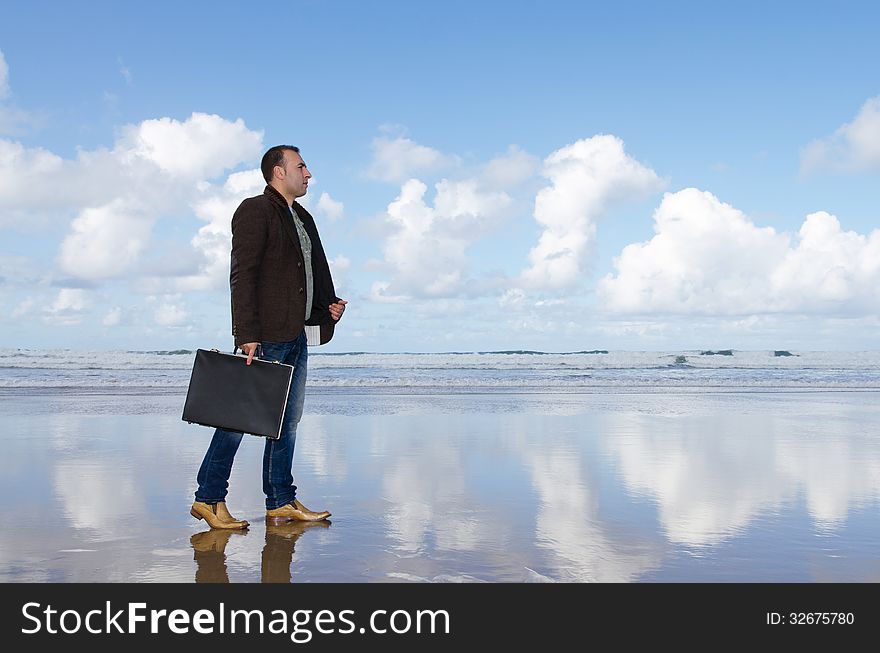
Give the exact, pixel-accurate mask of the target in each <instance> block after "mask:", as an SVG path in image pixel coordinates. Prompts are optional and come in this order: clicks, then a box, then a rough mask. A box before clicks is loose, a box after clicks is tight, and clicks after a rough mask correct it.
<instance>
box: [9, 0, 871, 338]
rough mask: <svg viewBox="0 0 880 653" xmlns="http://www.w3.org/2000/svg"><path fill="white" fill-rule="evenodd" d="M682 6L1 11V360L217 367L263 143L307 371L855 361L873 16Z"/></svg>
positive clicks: (782, 7)
mask: <svg viewBox="0 0 880 653" xmlns="http://www.w3.org/2000/svg"><path fill="white" fill-rule="evenodd" d="M705 4H706V3H687V2H676V3H648V2H643V3H638V2H628V3H627V2H624V3H614V4H613V5H612V4H611V3H603V4H598V3H574V2H571V3H569V2H546V3H529V2H503V3H502V2H483V3H475V2H456V1H452V2H444V3H431V4H428V3H404V2H375V3H359V2H331V1H326V2H318V1H313V2H310V1H302V2H288V3H279V4H278V6H275V7H271V8H263V9H259V8H257V7H256V6H254V5H251V4H245V3H231V2H228V3H222V2H221V3H207V2H195V3H164V2H156V3H150V4H149V5H145V4H140V3H138V4H135V3H110V2H103V3H99V2H93V3H80V4H76V5H71V4H70V3H52V2H50V3H41V4H39V5H31V4H26V3H20V4H18V5H12V6H9V5H6V6H4V8H3V10H2V13H0V52H2V57H3V58H2V61H0V233H2V242H0V333H2V335H3V338H4V342H5V343H6V344H7V346H20V347H69V348H95V349H110V348H123V349H172V348H192V347H198V346H202V347H207V346H218V347H226V348H229V344H230V342H231V338H230V336H229V298H228V227H229V224H228V223H229V219H230V218H231V212H232V211H233V210H234V208H235V206H237V204H238V202H240V201H241V199H243V198H244V197H246V196H248V195H252V194H256V193H258V192H260V190H261V183H260V179H259V176H258V175H257V174H256V173H255V172H254V170H255V168H256V167H257V165H258V163H259V157H260V155H261V153H262V151H263V150H264V149H265V148H267V147H269V146H271V145H274V144H277V143H293V144H296V145H299V146H300V147H301V148H302V151H303V154H304V156H305V159H306V161H307V162H308V163H309V166H310V169H311V170H312V173H313V175H314V180H315V182H316V183H314V184H313V185H312V187H311V188H310V191H309V195H308V196H307V198H306V199H305V200H304V201H305V203H306V205H307V206H308V207H309V209H310V210H311V211H312V213H313V214H314V215H315V217H316V219H317V220H318V223H319V228H320V230H321V233H322V239H323V241H324V244H325V248H326V250H327V254H328V256H329V258H330V259H331V264H332V267H333V272H334V278H335V279H336V281H337V286H338V292H339V294H340V296H342V297H345V298H346V299H348V300H349V301H350V305H349V310H348V311H347V313H346V316H345V318H344V322H343V324H344V327H345V328H342V327H340V330H339V331H338V332H337V337H336V338H335V339H334V341H333V342H332V343H331V344H330V345H328V346H327V347H325V348H324V349H325V350H326V351H400V350H407V351H471V350H490V349H520V348H522V349H542V350H548V351H571V350H580V349H594V348H608V349H650V350H653V349H694V348H731V347H732V348H737V349H876V348H877V346H878V344H880V338H878V335H880V331H878V324H880V320H878V309H880V291H878V290H877V289H878V288H880V231H877V229H878V203H877V200H876V197H877V195H876V186H877V182H878V175H880V100H877V98H878V97H880V76H878V74H877V73H876V72H875V71H874V69H875V68H876V66H875V65H873V64H872V63H871V62H876V61H878V60H880V45H878V41H877V39H876V33H877V29H878V27H880V20H878V18H880V9H878V8H877V7H876V6H875V5H873V3H834V4H832V3H803V2H799V3H793V2H792V3H786V2H780V3H748V2H746V3H736V4H735V5H728V6H724V7H715V8H713V7H707V6H705ZM224 248H226V249H225V250H224ZM224 265H225V266H226V267H225V268H224Z"/></svg>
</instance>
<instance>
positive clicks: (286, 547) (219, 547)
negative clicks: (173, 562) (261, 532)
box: [189, 521, 330, 583]
mask: <svg viewBox="0 0 880 653" xmlns="http://www.w3.org/2000/svg"><path fill="white" fill-rule="evenodd" d="M329 526H330V522H329V521H292V522H287V523H283V524H271V523H270V524H266V545H265V546H264V547H263V557H262V560H261V561H260V579H261V581H262V582H264V583H289V582H291V580H292V576H291V571H290V565H291V563H292V562H293V552H294V549H295V547H296V541H297V540H298V539H299V538H300V536H301V535H302V534H303V533H304V532H305V531H306V529H308V528H313V527H314V528H328V527H329ZM233 535H234V536H237V537H244V536H245V533H243V532H241V531H233V530H229V529H223V530H220V529H218V530H215V529H211V530H209V531H203V532H201V533H196V534H195V535H193V536H192V537H191V538H190V539H189V542H190V546H192V549H193V559H194V560H195V561H196V582H197V583H228V582H229V572H228V571H227V569H226V545H227V544H229V538H230V537H232V536H233Z"/></svg>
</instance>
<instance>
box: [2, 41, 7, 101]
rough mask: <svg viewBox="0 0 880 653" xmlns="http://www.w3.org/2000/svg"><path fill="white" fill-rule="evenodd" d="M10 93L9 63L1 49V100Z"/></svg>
mask: <svg viewBox="0 0 880 653" xmlns="http://www.w3.org/2000/svg"><path fill="white" fill-rule="evenodd" d="M8 95H9V65H8V64H7V63H6V57H5V56H4V54H3V51H2V50H0V100H3V99H5V98H6V96H8Z"/></svg>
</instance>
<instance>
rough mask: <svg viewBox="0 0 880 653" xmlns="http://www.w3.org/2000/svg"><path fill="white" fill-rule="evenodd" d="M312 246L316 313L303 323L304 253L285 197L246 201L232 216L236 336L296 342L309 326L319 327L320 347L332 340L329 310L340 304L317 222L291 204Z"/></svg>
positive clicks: (239, 340)
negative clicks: (333, 305)
mask: <svg viewBox="0 0 880 653" xmlns="http://www.w3.org/2000/svg"><path fill="white" fill-rule="evenodd" d="M293 209H294V211H296V213H297V215H298V216H299V218H300V220H302V222H303V225H304V226H305V228H306V231H307V232H308V234H309V238H310V239H311V241H312V269H313V275H312V276H313V286H314V288H313V290H314V297H313V299H312V314H311V317H310V318H309V320H308V321H307V320H306V319H305V315H304V314H305V310H306V295H305V285H306V275H305V271H304V270H303V264H304V263H303V255H302V248H301V247H300V243H299V236H298V235H297V233H296V227H295V226H294V224H293V217H292V216H291V215H290V210H289V209H288V205H287V202H286V200H285V199H284V197H283V196H282V195H281V193H279V192H278V191H276V190H275V189H274V188H272V187H271V186H266V188H265V190H264V191H263V194H262V195H257V196H256V197H249V198H247V199H246V200H244V201H243V202H242V203H241V205H239V207H238V209H236V211H235V214H234V215H233V216H232V259H231V262H230V267H229V285H230V289H231V291H232V335H233V336H234V337H235V345H236V347H238V346H241V345H243V344H245V343H248V342H263V341H269V342H284V341H288V340H293V339H295V338H296V337H297V336H298V335H299V334H300V333H301V332H302V330H303V327H304V326H305V325H306V324H309V325H319V326H320V344H324V343H325V342H329V340H330V338H332V337H333V329H334V325H335V323H334V321H333V318H332V317H331V316H330V311H329V309H328V306H329V305H330V304H332V303H334V302H337V301H339V298H338V297H337V296H336V292H335V290H334V288H333V279H332V277H331V276H330V267H329V265H328V264H327V257H326V256H325V254H324V248H323V247H322V246H321V239H320V238H319V237H318V230H317V227H316V226H315V220H314V218H312V216H311V215H310V214H309V212H308V211H306V210H305V209H304V208H303V207H302V206H300V205H299V204H298V203H297V202H294V203H293Z"/></svg>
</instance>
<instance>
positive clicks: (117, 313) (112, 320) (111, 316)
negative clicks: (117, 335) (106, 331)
mask: <svg viewBox="0 0 880 653" xmlns="http://www.w3.org/2000/svg"><path fill="white" fill-rule="evenodd" d="M121 321H122V309H121V308H120V307H119V306H114V307H113V308H111V309H110V310H109V311H107V312H106V313H105V314H104V317H103V318H102V319H101V324H103V325H104V326H117V325H118V324H119V323H120V322H121Z"/></svg>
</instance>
